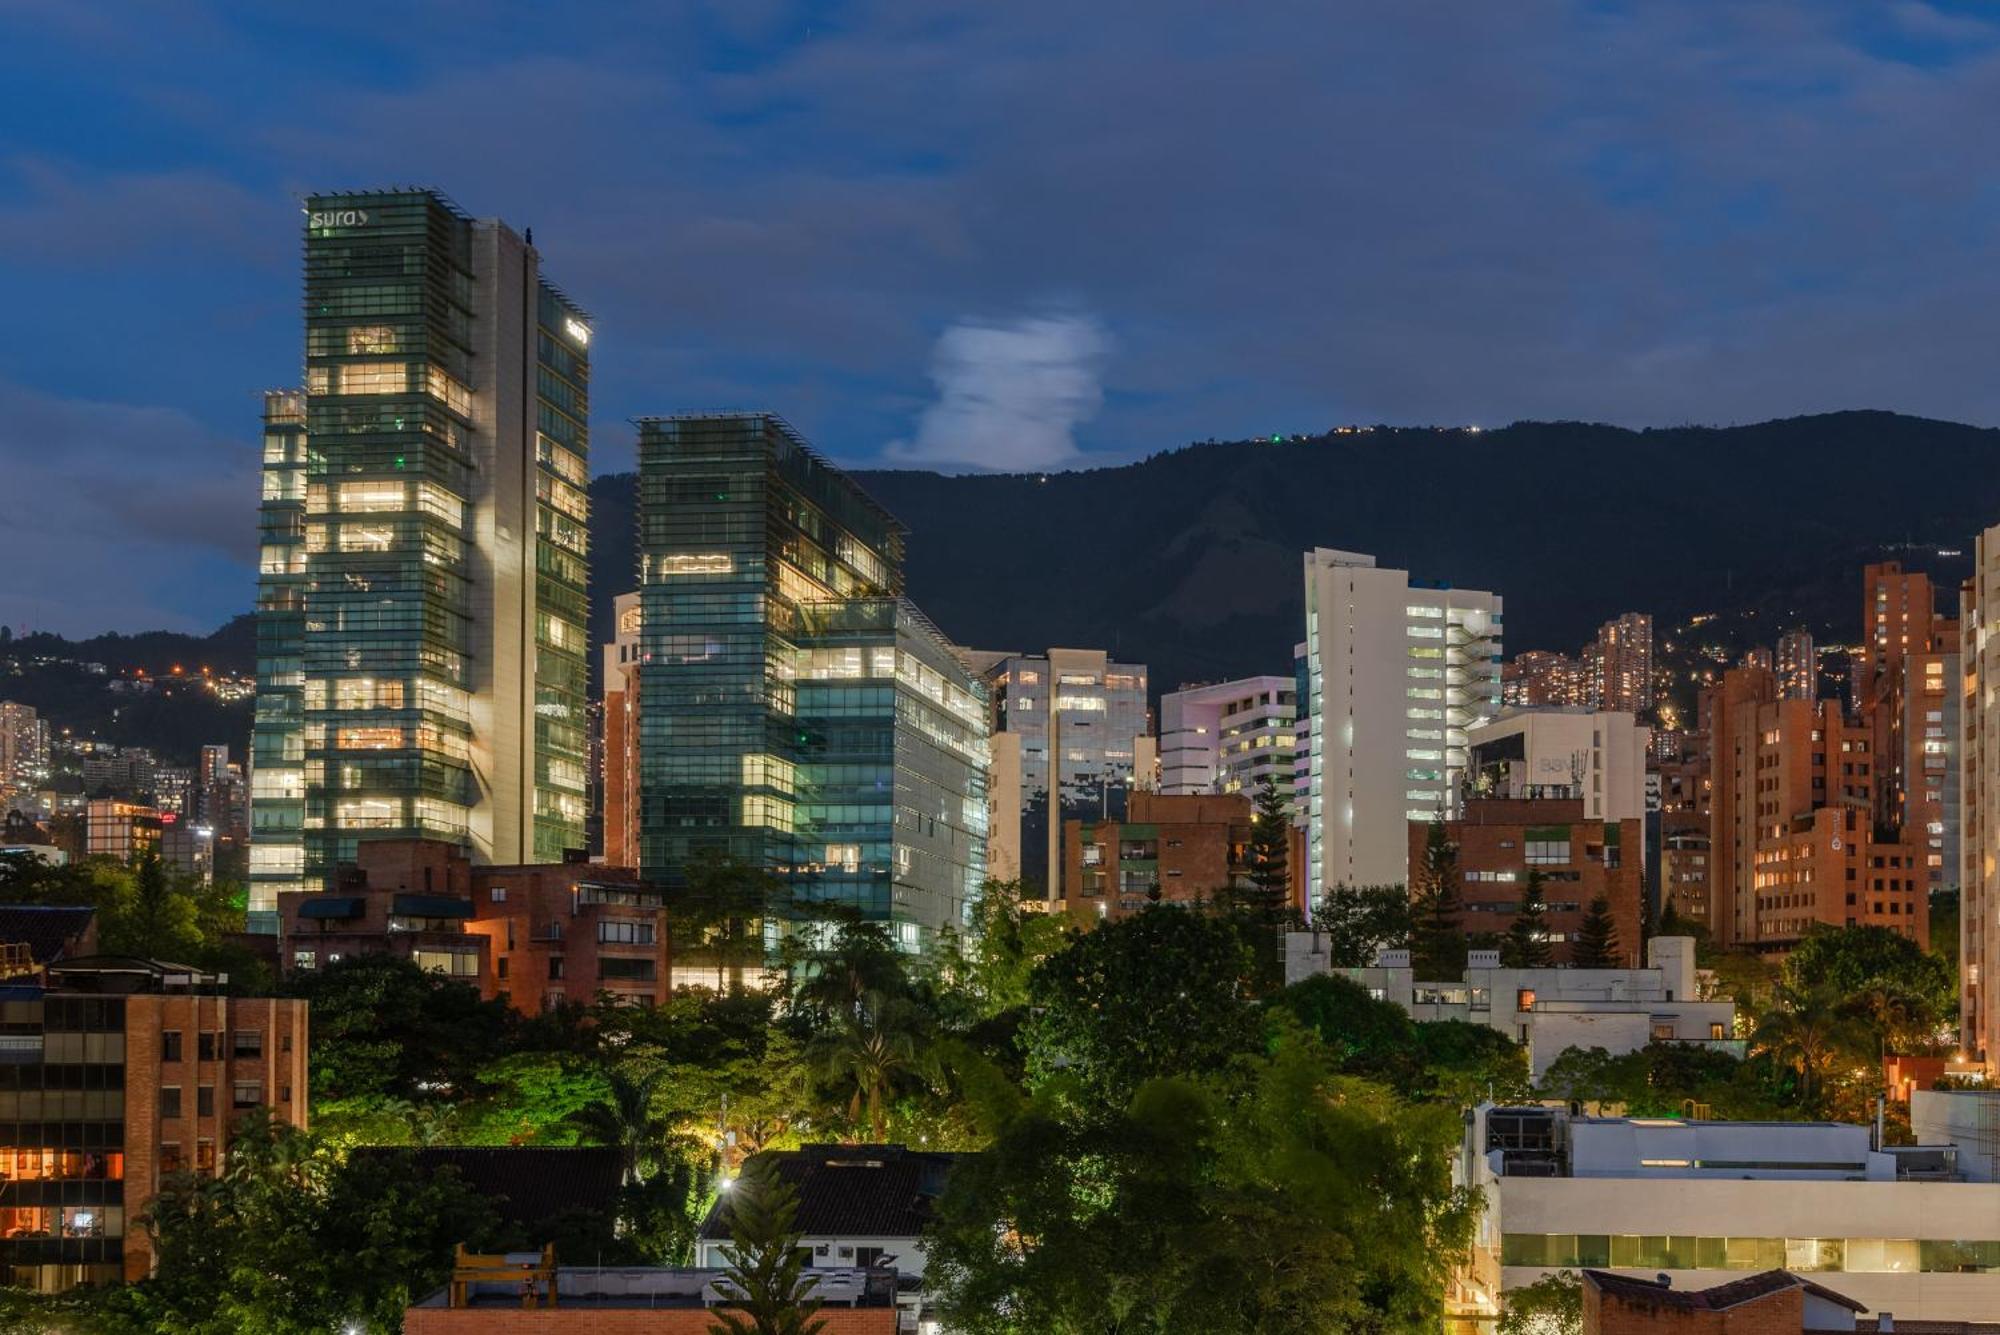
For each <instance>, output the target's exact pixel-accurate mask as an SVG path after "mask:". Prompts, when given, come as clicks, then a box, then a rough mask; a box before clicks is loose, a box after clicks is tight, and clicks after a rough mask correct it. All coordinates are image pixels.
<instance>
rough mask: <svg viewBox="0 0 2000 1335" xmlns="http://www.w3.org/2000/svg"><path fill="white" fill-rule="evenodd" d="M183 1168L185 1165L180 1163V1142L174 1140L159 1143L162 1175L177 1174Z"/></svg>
mask: <svg viewBox="0 0 2000 1335" xmlns="http://www.w3.org/2000/svg"><path fill="white" fill-rule="evenodd" d="M183 1167H185V1165H184V1164H182V1163H181V1147H180V1142H179V1141H175V1140H163V1141H161V1142H160V1171H161V1172H162V1173H178V1172H180V1171H181V1169H182V1168H183Z"/></svg>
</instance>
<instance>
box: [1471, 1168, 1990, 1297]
mask: <svg viewBox="0 0 2000 1335" xmlns="http://www.w3.org/2000/svg"><path fill="white" fill-rule="evenodd" d="M1796 1130H1797V1129H1796V1128H1791V1129H1788V1131H1787V1134H1791V1133H1795V1132H1796ZM1486 1185H1487V1189H1488V1191H1489V1200H1490V1202H1491V1205H1492V1207H1493V1208H1494V1209H1495V1211H1496V1214H1497V1217H1496V1218H1494V1219H1493V1220H1491V1223H1492V1225H1493V1227H1492V1230H1491V1232H1492V1234H1494V1235H1498V1234H1501V1233H1562V1234H1639V1235H1646V1236H1658V1235H1666V1236H1692V1237H1714V1236H1736V1237H1825V1238H1849V1237H1853V1238H1918V1239H1940V1238H1942V1239H1981V1238H1993V1237H1996V1236H2000V1186H1994V1185H1990V1184H1982V1183H1965V1182H1798V1181H1788V1182H1770V1181H1743V1180H1730V1179H1680V1180H1649V1181H1646V1182H1645V1183H1644V1184H1643V1185H1641V1184H1639V1183H1636V1182H1634V1181H1633V1180H1632V1179H1631V1178H1505V1179H1501V1180H1500V1181H1498V1182H1497V1183H1495V1182H1493V1181H1492V1180H1490V1179H1489V1180H1488V1181H1487V1183H1486ZM1494 1240H1495V1241H1497V1236H1495V1237H1494ZM1547 1273H1549V1272H1548V1270H1547V1269H1545V1268H1541V1267H1531V1266H1507V1267H1505V1268H1504V1270H1503V1280H1504V1283H1505V1285H1506V1287H1507V1288H1514V1287H1516V1286H1518V1285H1522V1284H1528V1283H1532V1282H1533V1281H1534V1280H1536V1279H1538V1278H1540V1277H1541V1276H1542V1275H1545V1274H1547ZM1625 1273H1632V1274H1640V1272H1638V1271H1629V1272H1625ZM1655 1273H1656V1272H1654V1271H1651V1270H1648V1271H1646V1272H1644V1273H1643V1275H1642V1277H1643V1278H1647V1279H1651V1278H1652V1277H1653V1275H1654V1274H1655ZM1667 1273H1668V1275H1669V1277H1670V1278H1671V1279H1672V1281H1673V1286H1674V1287H1675V1288H1677V1289H1700V1288H1707V1287H1709V1286H1711V1285H1715V1284H1722V1283H1726V1282H1728V1281H1730V1280H1732V1279H1740V1278H1742V1277H1743V1272H1742V1271H1734V1270H1686V1271H1669V1272H1667ZM1812 1278H1814V1279H1816V1280H1819V1281H1821V1282H1823V1283H1825V1284H1826V1285H1827V1287H1829V1288H1832V1289H1834V1290H1837V1291H1838V1292H1841V1293H1844V1294H1847V1295H1848V1296H1849V1297H1852V1298H1854V1299H1855V1300H1856V1301H1857V1302H1862V1303H1866V1304H1867V1305H1868V1306H1869V1307H1870V1308H1871V1309H1872V1310H1874V1311H1877V1312H1881V1311H1889V1312H1894V1313H1895V1314H1896V1315H1897V1316H1898V1317H1904V1318H1912V1319H1924V1320H1953V1319H1956V1320H1969V1319H1978V1318H1988V1317H1991V1316H1992V1315H1993V1314H1994V1313H1995V1312H2000V1274H1926V1273H1922V1272H1917V1273H1901V1274H1892V1273H1867V1272H1851V1271H1838V1272H1833V1271H1827V1272H1816V1273H1815V1274H1813V1276H1812Z"/></svg>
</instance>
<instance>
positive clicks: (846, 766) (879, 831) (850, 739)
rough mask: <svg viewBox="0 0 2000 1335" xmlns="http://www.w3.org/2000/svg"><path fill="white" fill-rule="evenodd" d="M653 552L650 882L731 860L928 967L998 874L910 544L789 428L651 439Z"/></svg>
mask: <svg viewBox="0 0 2000 1335" xmlns="http://www.w3.org/2000/svg"><path fill="white" fill-rule="evenodd" d="M639 542H640V579H641V588H640V608H641V632H640V659H641V661H640V668H639V678H640V700H641V703H640V709H639V732H640V744H639V745H640V759H639V768H640V817H639V830H640V833H639V844H640V854H639V861H640V869H641V872H642V874H643V875H644V876H645V877H646V879H648V880H651V881H655V882H657V883H660V884H664V885H667V886H669V887H673V886H679V885H684V884H685V883H686V867H687V864H688V862H689V861H690V860H691V859H692V858H694V857H696V856H698V855H700V854H702V853H704V852H706V851H710V850H713V851H717V852H721V853H724V854H727V855H729V856H731V857H733V858H735V859H737V860H740V861H743V862H746V863H750V864H752V865H755V866H760V867H764V868H766V869H768V870H770V871H772V872H773V873H775V874H777V875H778V876H779V877H780V878H781V879H783V880H784V881H785V882H786V883H787V885H788V887H789V888H790V889H791V890H792V892H793V894H794V895H795V897H797V898H798V899H800V900H802V901H808V902H810V901H827V902H839V903H844V904H847V905H850V906H852V907H855V908H857V909H859V910H861V911H862V912H863V914H864V915H865V916H867V917H869V918H871V919H873V920H876V921H887V922H892V923H894V924H895V925H896V927H895V930H896V932H897V934H898V937H899V939H900V940H902V941H903V942H904V943H905V944H906V945H914V946H918V947H921V945H922V944H924V937H925V934H926V932H927V931H929V930H934V929H935V928H937V927H939V926H942V925H944V923H945V922H947V921H951V920H953V919H954V916H955V915H956V914H958V913H960V912H961V911H962V907H963V902H964V900H965V898H967V897H968V896H969V893H970V891H971V890H972V889H975V888H976V887H977V885H978V882H979V879H980V878H981V877H983V874H984V856H985V854H984V823H985V791H984V778H985V765H986V753H985V745H986V732H985V729H984V727H983V726H982V723H983V717H984V701H983V698H982V697H981V696H980V694H979V691H978V687H977V684H976V683H975V682H974V681H973V680H972V678H971V677H970V675H969V674H968V673H966V672H965V670H964V669H963V668H962V667H960V666H959V665H958V664H957V661H956V660H955V659H953V658H952V657H951V655H950V654H949V653H948V652H947V651H946V650H945V648H944V645H943V640H942V637H940V636H938V635H937V634H936V632H935V631H934V630H931V629H930V628H929V624H928V623H927V622H924V621H923V620H922V617H921V614H919V613H917V612H916V610H915V609H914V608H911V607H909V606H908V605H907V604H902V603H900V602H899V601H898V595H899V594H900V593H901V590H902V582H903V576H902V562H903V528H902V526H901V525H900V524H899V523H897V521H896V520H895V519H894V517H893V516H891V515H890V514H889V513H888V512H887V511H885V510H883V509H882V508H881V507H880V506H879V505H877V504H875V502H874V501H872V500H870V499H869V498H868V497H867V495H866V494H865V493H863V492H862V491H861V490H860V489H859V488H858V487H856V486H855V485H854V484H853V483H852V482H851V481H849V480H848V479H847V477H846V476H845V475H843V474H842V473H841V472H840V471H839V470H838V469H836V468H834V467H833V466H832V465H831V464H829V463H827V462H826V461H825V460H824V459H822V458H820V457H819V456H818V455H817V454H816V453H814V452H813V450H812V449H811V447H810V446H809V445H807V444H806V442H805V441H804V440H803V439H802V438H801V437H800V436H799V435H798V434H797V433H796V432H795V431H793V430H792V428H791V427H790V426H789V425H788V424H786V423H785V422H784V421H783V420H782V419H780V418H778V417H775V416H772V415H770V414H759V413H752V414H720V415H698V416H681V417H664V418H646V419H642V420H641V421H640V423H639ZM974 705H976V706H977V708H974ZM975 808H976V809H975ZM939 831H942V832H941V833H940V832H939Z"/></svg>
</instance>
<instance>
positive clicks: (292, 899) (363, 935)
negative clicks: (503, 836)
mask: <svg viewBox="0 0 2000 1335" xmlns="http://www.w3.org/2000/svg"><path fill="white" fill-rule="evenodd" d="M279 916H280V922H281V930H280V939H279V946H280V955H279V960H280V965H281V967H282V968H283V970H284V971H285V972H286V973H295V972H299V971H304V970H312V969H322V968H326V967H328V966H330V965H333V964H337V963H338V962H339V961H340V960H342V959H345V958H347V957H349V956H352V955H358V954H386V955H394V956H397V957H399V958H403V959H408V960H410V961H411V962H413V963H415V964H416V965H417V966H418V967H420V968H424V969H428V970H431V971H432V972H434V973H439V974H443V975H445V976H447V977H451V978H454V979H457V980H459V981H461V982H464V983H465V984H467V985H468V986H471V987H475V988H477V989H478V990H479V993H480V995H481V996H483V997H486V998H488V999H492V998H500V999H504V1000H505V1001H507V1002H508V1003H509V1004H510V1005H512V1006H513V1007H514V1008H515V1009H516V1010H518V1011H520V1012H521V1013H522V1014H525V1015H534V1014H538V1013H540V1012H541V1011H543V1010H546V1009H548V1008H550V1007H552V1006H558V1005H579V1006H580V1005H589V1004H591V1003H593V1002H595V1001H596V1000H598V998H599V997H600V996H601V995H608V996H609V997H610V998H611V999H613V1000H614V1001H620V1002H624V1003H626V1004H630V1005H653V1004H656V1003H657V1002H658V1001H660V1000H661V999H662V998H663V997H664V996H665V995H666V994H667V992H668V991H670V990H671V986H672V979H673V971H672V955H671V943H670V941H669V934H668V931H667V922H666V909H665V906H664V897H663V895H662V894H661V892H660V891H659V890H658V889H656V888H655V887H653V886H650V885H647V884H644V883H643V882H641V881H640V880H639V879H638V874H637V873H636V872H635V871H633V870H631V869H629V868H615V867H603V866H599V865H596V864H593V863H586V862H566V863H554V864H549V865H527V866H511V867H510V866H487V865H479V864H475V863H473V862H472V861H471V860H470V858H469V857H467V856H466V855H465V854H464V852H463V851H462V850H460V849H458V848H457V847H456V846H455V845H453V844H450V843H446V842H444V841H441V840H421V839H390V840H380V841H370V842H366V843H363V844H361V845H360V847H359V849H358V850H357V857H356V861H355V862H354V863H353V864H352V865H350V866H347V867H343V868H342V869H341V871H340V874H339V878H338V883H337V885H336V887H335V889H334V890H333V891H331V892H329V893H326V894H312V893H303V892H288V893H286V894H284V895H281V896H280V897H279Z"/></svg>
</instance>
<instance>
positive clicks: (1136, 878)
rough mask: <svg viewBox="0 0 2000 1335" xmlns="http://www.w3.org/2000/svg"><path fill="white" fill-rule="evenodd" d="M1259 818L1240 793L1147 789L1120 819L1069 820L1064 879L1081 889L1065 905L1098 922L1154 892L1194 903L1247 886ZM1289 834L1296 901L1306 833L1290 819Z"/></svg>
mask: <svg viewBox="0 0 2000 1335" xmlns="http://www.w3.org/2000/svg"><path fill="white" fill-rule="evenodd" d="M1255 824H1256V809H1255V807H1254V805H1253V804H1252V803H1251V800H1250V799H1249V798H1248V797H1246V796H1244V795H1243V794H1241V793H1214V794H1211V793H1200V794H1190V793H1179V794H1169V793H1154V792H1146V791H1140V792H1135V793H1133V794H1132V795H1131V796H1130V797H1129V798H1127V800H1126V811H1125V819H1124V820H1122V821H1074V820H1071V821H1064V822H1063V877H1062V883H1063V884H1064V885H1065V886H1074V887H1075V888H1076V889H1075V892H1074V893H1073V894H1072V895H1071V896H1070V898H1069V900H1068V901H1067V903H1066V905H1065V907H1066V908H1067V909H1068V910H1069V912H1070V913H1071V914H1072V915H1074V916H1076V917H1078V918H1081V919H1084V920H1086V921H1091V922H1094V921H1097V920H1099V919H1105V918H1122V917H1124V916H1126V915H1127V914H1131V913H1136V912H1138V911H1139V910H1140V909H1142V908H1144V907H1145V906H1146V905H1147V904H1149V903H1151V902H1153V900H1154V898H1155V897H1156V895H1157V898H1158V899H1159V901H1160V902H1162V903H1167V904H1192V903H1197V902H1201V901H1205V900H1212V899H1214V898H1216V897H1217V896H1218V895H1219V894H1221V893H1222V892H1224V891H1226V890H1228V889H1231V888H1233V887H1237V886H1243V885H1248V884H1249V881H1250V832H1251V829H1252V828H1253V826H1254V825H1255ZM1286 839H1287V843H1286V864H1287V867H1288V870H1289V875H1290V878H1291V887H1292V895H1293V898H1294V899H1295V900H1297V899H1299V898H1300V896H1302V894H1303V892H1304V886H1305V841H1304V832H1303V831H1301V830H1299V829H1298V828H1296V827H1293V826H1287V833H1286ZM1294 907H1297V905H1296V904H1295V905H1294Z"/></svg>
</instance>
